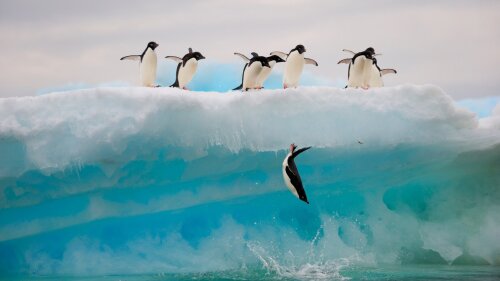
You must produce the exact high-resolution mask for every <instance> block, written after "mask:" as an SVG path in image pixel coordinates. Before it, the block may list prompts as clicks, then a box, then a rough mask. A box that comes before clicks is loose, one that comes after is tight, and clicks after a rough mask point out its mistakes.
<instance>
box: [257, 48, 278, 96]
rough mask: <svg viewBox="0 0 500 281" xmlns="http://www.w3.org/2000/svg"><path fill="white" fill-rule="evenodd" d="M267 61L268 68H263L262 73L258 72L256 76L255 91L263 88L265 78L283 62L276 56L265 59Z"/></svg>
mask: <svg viewBox="0 0 500 281" xmlns="http://www.w3.org/2000/svg"><path fill="white" fill-rule="evenodd" d="M267 61H268V62H269V68H263V69H262V71H261V72H260V74H259V76H257V79H256V80H255V87H256V88H257V89H262V88H264V82H266V80H267V78H268V77H269V75H270V74H271V71H272V70H273V67H274V66H275V65H276V64H277V63H280V62H285V60H284V59H282V58H281V57H279V56H277V55H272V56H269V57H267Z"/></svg>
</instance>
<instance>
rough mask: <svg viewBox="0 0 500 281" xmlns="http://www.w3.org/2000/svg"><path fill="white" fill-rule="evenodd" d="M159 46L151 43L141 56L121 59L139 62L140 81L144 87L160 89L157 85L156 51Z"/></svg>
mask: <svg viewBox="0 0 500 281" xmlns="http://www.w3.org/2000/svg"><path fill="white" fill-rule="evenodd" d="M158 46H159V45H158V44H156V43H155V42H153V41H151V42H149V43H148V45H147V46H146V49H145V50H144V52H142V54H140V55H130V56H125V57H123V58H121V59H120V60H135V61H139V62H140V64H139V79H140V80H141V85H142V86H144V87H158V85H156V84H155V80H156V64H157V63H156V62H157V59H156V53H155V49H156V48H157V47H158Z"/></svg>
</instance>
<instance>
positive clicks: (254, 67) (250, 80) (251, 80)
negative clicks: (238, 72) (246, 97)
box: [243, 62, 262, 90]
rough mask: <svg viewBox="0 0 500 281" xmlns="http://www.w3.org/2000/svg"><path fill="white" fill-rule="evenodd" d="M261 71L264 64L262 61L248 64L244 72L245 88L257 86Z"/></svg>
mask: <svg viewBox="0 0 500 281" xmlns="http://www.w3.org/2000/svg"><path fill="white" fill-rule="evenodd" d="M261 71H262V64H261V63H260V62H254V63H252V64H251V65H250V66H247V68H246V69H245V73H244V74H243V90H246V89H253V88H255V87H256V84H255V82H256V79H257V76H259V74H260V72H261Z"/></svg>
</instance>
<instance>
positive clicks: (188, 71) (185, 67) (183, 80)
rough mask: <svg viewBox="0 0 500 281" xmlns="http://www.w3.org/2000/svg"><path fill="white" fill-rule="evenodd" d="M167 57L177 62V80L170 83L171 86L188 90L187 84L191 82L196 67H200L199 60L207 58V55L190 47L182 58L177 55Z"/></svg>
mask: <svg viewBox="0 0 500 281" xmlns="http://www.w3.org/2000/svg"><path fill="white" fill-rule="evenodd" d="M165 58H167V59H171V60H174V61H175V62H177V63H178V64H177V70H176V72H175V82H174V84H172V85H170V87H176V88H181V89H184V90H186V89H187V88H186V85H187V84H188V83H189V82H191V79H193V76H194V74H195V73H196V69H197V68H198V61H199V60H202V59H205V57H204V56H203V55H202V54H201V53H200V52H193V49H191V48H189V52H188V53H187V54H185V55H184V56H183V57H182V59H181V58H180V57H176V56H166V57H165Z"/></svg>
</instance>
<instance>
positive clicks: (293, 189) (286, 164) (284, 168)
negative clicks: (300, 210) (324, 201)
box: [282, 153, 299, 198]
mask: <svg viewBox="0 0 500 281" xmlns="http://www.w3.org/2000/svg"><path fill="white" fill-rule="evenodd" d="M290 156H291V154H290V153H288V155H287V157H285V160H284V161H283V168H282V172H283V179H284V180H285V184H286V187H288V189H290V192H292V193H293V195H295V197H297V198H299V194H298V193H297V190H296V189H295V187H294V186H293V184H292V182H291V181H290V177H288V174H287V173H286V167H288V157H290Z"/></svg>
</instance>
